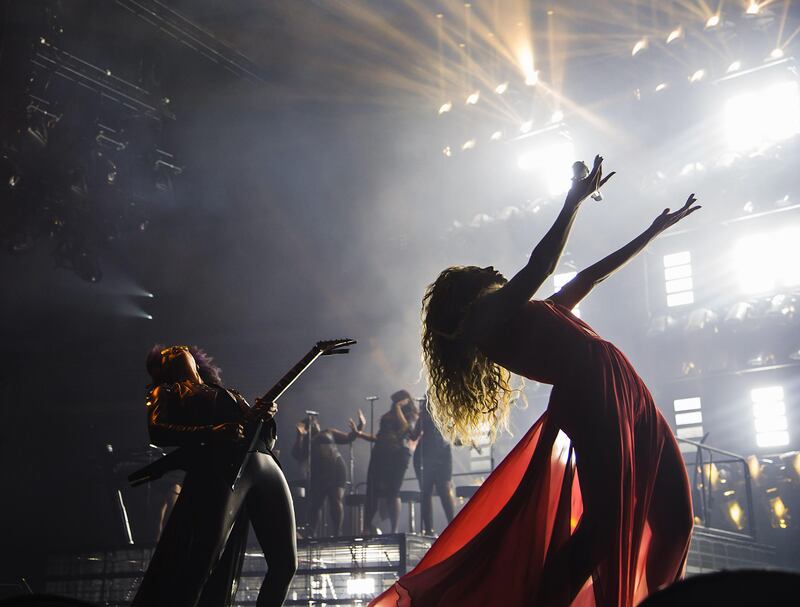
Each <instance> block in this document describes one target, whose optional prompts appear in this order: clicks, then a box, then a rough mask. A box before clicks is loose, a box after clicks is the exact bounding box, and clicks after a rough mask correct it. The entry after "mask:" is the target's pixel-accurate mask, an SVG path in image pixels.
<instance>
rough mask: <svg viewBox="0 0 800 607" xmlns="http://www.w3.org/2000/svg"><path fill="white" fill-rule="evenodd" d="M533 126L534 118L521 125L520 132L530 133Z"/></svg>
mask: <svg viewBox="0 0 800 607" xmlns="http://www.w3.org/2000/svg"><path fill="white" fill-rule="evenodd" d="M532 128H533V120H526V121H525V122H523V123H522V124H521V125H519V132H520V133H530V132H531V129H532Z"/></svg>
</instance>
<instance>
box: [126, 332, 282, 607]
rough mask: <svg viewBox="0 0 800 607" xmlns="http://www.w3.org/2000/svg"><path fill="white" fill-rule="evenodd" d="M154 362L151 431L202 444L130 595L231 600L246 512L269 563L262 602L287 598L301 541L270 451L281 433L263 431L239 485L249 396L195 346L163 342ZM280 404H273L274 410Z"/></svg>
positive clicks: (158, 606)
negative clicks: (223, 378) (233, 478)
mask: <svg viewBox="0 0 800 607" xmlns="http://www.w3.org/2000/svg"><path fill="white" fill-rule="evenodd" d="M147 369H148V371H149V373H150V375H151V377H152V378H153V384H152V385H151V387H150V390H149V393H148V397H147V413H148V428H149V431H150V439H151V441H152V442H153V443H154V444H156V445H160V446H180V447H184V448H192V447H198V448H197V449H196V450H195V451H193V459H192V461H190V462H189V463H188V467H187V471H186V477H185V479H184V482H183V487H182V490H181V493H180V495H179V496H178V500H177V503H176V504H175V508H174V509H173V511H172V514H171V515H170V517H169V520H168V521H167V524H166V527H165V528H164V532H163V533H162V535H161V539H160V541H159V542H158V546H157V547H156V550H155V553H154V554H153V558H152V560H151V561H150V566H149V567H148V569H147V573H146V574H145V576H144V579H143V580H142V584H141V586H140V587H139V591H138V592H137V594H136V597H135V599H134V601H133V605H134V606H135V607H194V606H195V605H201V606H203V607H206V606H207V607H212V606H213V607H219V606H227V605H230V604H231V602H232V599H233V595H234V594H235V591H236V580H237V579H238V575H239V571H240V570H241V565H242V561H243V558H244V549H245V545H246V540H247V529H248V527H247V521H248V517H249V519H250V521H251V522H252V524H253V529H254V531H255V534H256V537H257V538H258V542H259V544H260V545H261V548H262V549H263V551H264V557H265V558H266V561H267V567H268V572H267V576H266V578H265V580H264V583H263V584H262V586H261V591H260V593H259V595H258V602H257V603H256V604H257V605H258V606H259V607H277V606H279V605H282V604H283V600H284V598H285V596H286V592H287V590H288V588H289V583H290V582H291V580H292V576H293V575H294V572H295V570H296V568H297V546H296V539H295V522H294V509H293V507H292V498H291V495H290V493H289V487H288V485H287V484H286V479H285V478H284V476H283V472H281V469H280V466H279V465H278V462H277V461H276V460H275V458H274V456H273V455H272V453H271V451H270V449H271V446H272V444H271V443H273V442H274V438H275V437H274V436H271V435H269V434H268V433H267V432H265V433H262V436H261V440H260V441H259V442H258V444H257V447H256V451H257V452H256V453H253V454H252V456H251V457H250V458H249V462H248V464H247V466H246V467H245V469H244V471H243V474H242V477H241V478H240V480H239V483H238V484H237V486H236V491H235V492H232V491H231V488H230V484H229V480H228V479H229V477H230V475H231V469H232V468H234V472H235V467H236V466H238V463H239V460H238V458H237V457H236V456H237V455H238V454H240V453H241V451H240V449H239V448H238V445H239V444H240V443H241V441H242V440H243V438H244V428H243V427H242V425H241V423H240V422H241V421H242V417H243V414H244V413H245V412H246V411H247V410H248V409H249V405H248V404H247V402H246V401H245V400H244V398H242V396H241V395H240V394H238V393H237V392H234V391H233V390H228V389H225V388H223V387H222V386H221V385H220V381H219V369H217V368H216V367H214V366H213V365H212V364H211V359H210V358H209V357H208V356H207V355H206V354H205V352H203V351H202V350H199V349H197V348H192V349H191V350H190V349H189V348H188V347H186V346H173V347H170V348H160V347H159V346H156V347H155V348H154V349H153V350H152V351H151V352H150V355H149V356H148V359H147ZM204 378H205V379H204ZM276 411H277V407H276V406H275V405H274V404H273V406H272V408H271V410H270V414H271V415H274V414H275V412H276ZM264 427H265V428H269V424H265V425H264ZM201 445H203V446H202V447H201Z"/></svg>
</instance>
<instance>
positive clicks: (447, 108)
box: [439, 101, 453, 115]
mask: <svg viewBox="0 0 800 607" xmlns="http://www.w3.org/2000/svg"><path fill="white" fill-rule="evenodd" d="M452 109H453V102H452V101H447V102H445V103H443V104H442V105H441V106H440V107H439V114H440V115H441V114H446V113H447V112H449V111H450V110H452Z"/></svg>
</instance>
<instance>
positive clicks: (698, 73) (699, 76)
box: [689, 70, 706, 83]
mask: <svg viewBox="0 0 800 607" xmlns="http://www.w3.org/2000/svg"><path fill="white" fill-rule="evenodd" d="M705 77H706V71H705V70H697V71H696V72H695V73H694V74H692V75H691V76H689V82H692V83H694V82H700V81H701V80H702V79H703V78H705Z"/></svg>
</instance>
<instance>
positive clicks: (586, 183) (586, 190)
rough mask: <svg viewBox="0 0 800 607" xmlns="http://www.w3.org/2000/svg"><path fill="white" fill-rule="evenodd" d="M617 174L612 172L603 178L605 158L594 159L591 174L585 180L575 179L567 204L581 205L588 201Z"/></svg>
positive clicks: (596, 157) (597, 157)
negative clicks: (587, 199) (588, 198)
mask: <svg viewBox="0 0 800 607" xmlns="http://www.w3.org/2000/svg"><path fill="white" fill-rule="evenodd" d="M615 174H616V171H611V172H610V173H609V174H608V175H606V176H605V177H603V157H602V156H600V155H599V154H598V155H597V156H595V157H594V166H593V167H592V170H591V172H590V173H589V174H588V175H587V176H586V177H584V178H583V179H575V180H574V181H573V184H572V187H571V188H570V189H569V193H568V194H567V202H568V203H570V204H579V203H581V202H583V201H584V200H586V198H587V197H588V196H590V195H591V194H593V193H594V192H596V191H597V190H599V189H600V188H601V187H602V186H603V185H604V184H605V183H606V181H608V180H609V179H611V178H612V177H613V176H614V175H615Z"/></svg>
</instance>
